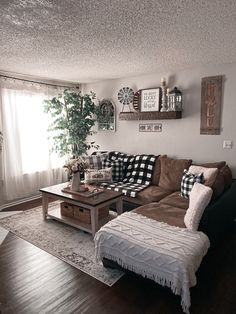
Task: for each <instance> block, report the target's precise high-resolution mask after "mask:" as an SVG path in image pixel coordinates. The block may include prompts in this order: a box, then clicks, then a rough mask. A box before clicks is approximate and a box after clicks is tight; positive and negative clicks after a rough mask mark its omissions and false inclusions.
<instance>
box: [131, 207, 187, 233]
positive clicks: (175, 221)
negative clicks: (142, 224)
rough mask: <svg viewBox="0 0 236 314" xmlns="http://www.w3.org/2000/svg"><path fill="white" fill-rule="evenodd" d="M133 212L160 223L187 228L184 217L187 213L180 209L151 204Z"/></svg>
mask: <svg viewBox="0 0 236 314" xmlns="http://www.w3.org/2000/svg"><path fill="white" fill-rule="evenodd" d="M133 212H135V213H138V214H141V215H143V216H146V217H148V218H151V219H154V220H157V221H160V222H165V223H167V224H169V225H171V226H177V227H180V228H185V224H184V216H185V213H186V211H185V210H183V209H181V208H179V207H174V206H171V205H168V204H160V203H150V204H146V205H143V206H140V207H138V208H136V209H134V210H133Z"/></svg>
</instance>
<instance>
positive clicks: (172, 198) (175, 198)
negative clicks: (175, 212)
mask: <svg viewBox="0 0 236 314" xmlns="http://www.w3.org/2000/svg"><path fill="white" fill-rule="evenodd" d="M160 204H167V205H170V206H174V207H179V208H182V209H185V210H187V209H188V206H189V199H188V198H185V197H182V196H181V195H180V191H177V192H174V193H171V194H170V195H168V196H166V197H164V198H163V199H162V200H160Z"/></svg>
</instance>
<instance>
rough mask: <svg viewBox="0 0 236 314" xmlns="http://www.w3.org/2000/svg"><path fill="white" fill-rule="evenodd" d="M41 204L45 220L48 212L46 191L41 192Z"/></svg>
mask: <svg viewBox="0 0 236 314" xmlns="http://www.w3.org/2000/svg"><path fill="white" fill-rule="evenodd" d="M42 205H43V219H44V220H46V218H47V213H48V196H47V194H46V193H42Z"/></svg>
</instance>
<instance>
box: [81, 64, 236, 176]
mask: <svg viewBox="0 0 236 314" xmlns="http://www.w3.org/2000/svg"><path fill="white" fill-rule="evenodd" d="M213 75H225V80H224V84H223V99H222V124H221V127H222V132H221V134H220V135H200V111H201V107H200V106H201V78H202V77H205V76H213ZM161 77H165V78H166V79H167V83H168V84H167V85H168V87H170V88H172V87H174V86H177V87H178V88H179V89H180V90H181V91H182V92H183V97H184V103H183V107H184V111H183V115H182V116H183V118H182V119H180V120H156V121H154V122H159V123H162V132H161V133H160V132H154V133H152V132H150V133H148V132H141V133H139V131H138V125H139V123H141V122H143V121H119V119H118V115H119V112H120V111H121V109H122V105H121V104H120V103H119V101H118V100H117V92H118V90H119V89H120V88H122V87H124V86H129V87H131V88H133V89H134V91H137V90H138V89H143V88H152V87H157V86H160V80H161ZM82 89H83V91H84V92H89V91H91V90H92V91H94V92H95V93H96V95H97V99H100V100H101V99H103V98H110V99H111V100H113V102H114V104H115V105H116V111H117V112H116V118H117V120H116V122H117V128H116V132H115V133H112V132H107V131H106V132H105V131H99V132H98V133H97V134H96V135H95V136H94V139H95V141H96V143H97V144H99V145H100V149H102V150H120V151H124V152H127V153H155V154H164V153H166V154H168V156H170V157H180V158H192V159H193V160H194V161H195V162H208V161H209V162H210V161H220V160H226V161H227V163H228V164H229V166H230V167H231V169H232V171H233V176H234V177H236V158H235V157H236V154H235V153H236V123H235V119H236V64H235V63H234V64H224V65H217V66H206V67H204V68H203V67H201V68H195V69H191V70H190V69H188V70H183V71H179V72H173V73H172V72H168V73H167V72H166V73H154V74H149V75H145V76H138V77H130V78H125V79H117V80H108V81H103V82H98V83H92V84H85V85H83V86H82ZM146 122H152V121H146ZM225 139H226V140H227V139H230V140H233V149H231V150H229V149H223V140H225Z"/></svg>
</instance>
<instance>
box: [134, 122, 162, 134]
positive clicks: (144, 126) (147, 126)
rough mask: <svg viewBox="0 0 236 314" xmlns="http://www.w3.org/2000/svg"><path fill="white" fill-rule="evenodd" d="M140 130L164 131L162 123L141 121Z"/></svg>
mask: <svg viewBox="0 0 236 314" xmlns="http://www.w3.org/2000/svg"><path fill="white" fill-rule="evenodd" d="M139 132H162V124H161V123H140V124H139Z"/></svg>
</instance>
